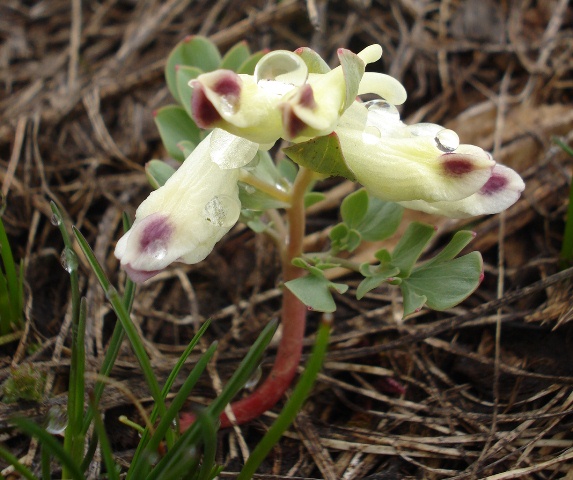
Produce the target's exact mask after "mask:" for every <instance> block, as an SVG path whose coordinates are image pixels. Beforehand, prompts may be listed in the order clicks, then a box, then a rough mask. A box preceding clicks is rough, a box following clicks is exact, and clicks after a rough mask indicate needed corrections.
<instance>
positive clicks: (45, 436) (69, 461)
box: [12, 418, 84, 480]
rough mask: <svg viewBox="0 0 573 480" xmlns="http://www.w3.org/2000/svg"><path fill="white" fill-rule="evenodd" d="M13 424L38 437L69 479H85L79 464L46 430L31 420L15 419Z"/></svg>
mask: <svg viewBox="0 0 573 480" xmlns="http://www.w3.org/2000/svg"><path fill="white" fill-rule="evenodd" d="M12 423H14V425H16V426H17V427H18V428H19V429H20V430H22V431H23V432H24V433H26V434H27V435H29V436H30V437H36V438H37V439H38V440H39V441H40V443H41V444H42V446H43V448H46V449H48V451H49V452H50V453H51V454H52V456H54V457H56V458H57V459H58V462H59V463H60V464H61V465H62V467H63V468H65V469H66V470H67V472H68V477H67V478H71V479H73V480H83V479H84V476H83V475H82V473H81V472H80V469H79V467H78V464H76V463H75V462H74V459H73V458H72V457H70V455H69V454H68V452H66V451H65V450H64V447H63V446H62V444H61V443H60V442H59V441H58V440H56V439H55V438H54V437H53V436H52V435H50V434H49V433H48V432H47V431H46V430H45V429H43V428H42V427H40V426H39V425H37V424H36V423H34V422H33V421H32V420H30V419H29V418H14V419H12Z"/></svg>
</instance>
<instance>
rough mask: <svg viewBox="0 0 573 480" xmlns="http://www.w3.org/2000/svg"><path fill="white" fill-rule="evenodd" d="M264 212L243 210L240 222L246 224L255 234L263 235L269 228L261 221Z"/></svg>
mask: <svg viewBox="0 0 573 480" xmlns="http://www.w3.org/2000/svg"><path fill="white" fill-rule="evenodd" d="M262 214H263V212H261V211H259V210H249V209H247V208H243V209H241V215H240V216H239V222H241V223H244V224H245V225H247V227H249V228H250V229H251V230H252V231H253V232H255V233H263V232H264V231H265V230H266V229H267V228H269V226H268V225H267V224H266V223H265V222H263V221H262V220H261V216H262Z"/></svg>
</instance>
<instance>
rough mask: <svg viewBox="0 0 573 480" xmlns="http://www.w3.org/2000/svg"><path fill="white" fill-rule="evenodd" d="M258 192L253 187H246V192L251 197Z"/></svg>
mask: <svg viewBox="0 0 573 480" xmlns="http://www.w3.org/2000/svg"><path fill="white" fill-rule="evenodd" d="M256 191H257V189H256V188H255V187H253V186H252V185H245V192H247V193H248V194H249V195H252V194H253V193H255V192H256Z"/></svg>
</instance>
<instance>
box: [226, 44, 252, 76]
mask: <svg viewBox="0 0 573 480" xmlns="http://www.w3.org/2000/svg"><path fill="white" fill-rule="evenodd" d="M250 56H251V50H250V48H249V45H248V44H247V42H246V41H244V40H243V41H242V42H238V43H236V44H235V45H233V46H232V47H231V48H230V49H229V50H227V53H225V55H224V56H223V59H222V60H221V65H220V66H219V68H222V69H224V70H233V72H237V71H238V70H239V69H240V68H241V66H242V65H243V64H244V63H245V62H246V61H247V59H248V58H249V57H250Z"/></svg>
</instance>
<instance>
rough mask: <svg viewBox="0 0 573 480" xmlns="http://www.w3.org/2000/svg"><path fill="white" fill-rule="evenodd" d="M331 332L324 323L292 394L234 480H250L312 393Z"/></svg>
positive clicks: (327, 324)
mask: <svg viewBox="0 0 573 480" xmlns="http://www.w3.org/2000/svg"><path fill="white" fill-rule="evenodd" d="M331 329H332V324H331V322H328V321H325V320H323V321H322V322H321V324H320V328H319V330H318V333H317V335H316V341H315V342H314V346H313V348H312V353H311V355H310V359H309V360H308V362H307V364H306V368H305V370H304V373H303V374H302V375H301V377H300V380H299V381H298V383H297V384H296V387H295V388H294V391H293V392H292V395H291V396H290V398H289V399H288V400H287V402H286V404H285V406H284V408H283V409H282V411H281V413H280V414H279V416H278V417H277V419H276V420H275V422H274V423H273V424H272V426H271V427H270V428H269V430H268V431H267V432H266V433H265V436H264V437H263V438H262V439H261V441H260V442H259V443H258V444H257V446H256V447H255V449H254V450H253V452H252V453H251V455H249V458H248V459H247V461H246V463H245V466H244V467H243V469H242V470H241V473H240V474H239V476H238V477H237V480H249V479H251V478H253V476H254V474H255V472H256V471H257V468H258V467H259V465H260V464H261V463H262V461H263V460H264V459H265V458H266V457H267V455H268V454H269V452H270V451H271V449H272V448H273V447H274V445H276V443H277V442H278V441H279V439H280V438H281V436H282V435H283V433H284V432H285V431H286V430H287V429H288V428H289V427H290V425H291V424H292V422H293V421H294V419H295V417H296V415H297V414H298V412H300V410H301V409H302V406H303V404H304V401H305V400H306V398H307V397H308V395H309V394H310V392H311V391H312V387H313V386H314V383H315V382H316V378H317V377H318V373H319V372H320V369H321V368H322V363H323V361H324V358H325V356H326V351H327V348H328V342H329V338H330V331H331Z"/></svg>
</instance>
